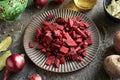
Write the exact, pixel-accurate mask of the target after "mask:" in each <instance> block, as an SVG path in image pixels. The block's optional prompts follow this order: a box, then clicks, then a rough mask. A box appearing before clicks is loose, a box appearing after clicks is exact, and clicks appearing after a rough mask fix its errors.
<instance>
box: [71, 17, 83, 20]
mask: <svg viewBox="0 0 120 80" xmlns="http://www.w3.org/2000/svg"><path fill="white" fill-rule="evenodd" d="M72 19H73V21H81V20H82V18H81V17H80V16H76V17H73V18H72Z"/></svg>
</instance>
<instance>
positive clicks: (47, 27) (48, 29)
mask: <svg viewBox="0 0 120 80" xmlns="http://www.w3.org/2000/svg"><path fill="white" fill-rule="evenodd" d="M43 29H44V31H50V30H51V29H50V28H49V26H44V27H43Z"/></svg>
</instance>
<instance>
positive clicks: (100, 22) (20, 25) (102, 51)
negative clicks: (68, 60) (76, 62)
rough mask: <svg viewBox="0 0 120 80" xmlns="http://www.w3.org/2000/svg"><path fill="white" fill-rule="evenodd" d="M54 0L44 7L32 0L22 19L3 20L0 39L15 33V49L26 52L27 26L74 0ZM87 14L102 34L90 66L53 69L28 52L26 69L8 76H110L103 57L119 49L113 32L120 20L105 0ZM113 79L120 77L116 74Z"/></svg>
mask: <svg viewBox="0 0 120 80" xmlns="http://www.w3.org/2000/svg"><path fill="white" fill-rule="evenodd" d="M50 1H51V0H49V3H48V4H47V5H46V6H45V7H44V8H42V9H36V8H35V7H34V6H33V5H32V3H31V2H32V1H30V0H29V4H28V7H27V8H26V10H25V11H24V13H23V14H22V16H21V18H20V19H19V20H17V21H15V22H5V21H2V20H0V35H2V36H1V38H0V40H2V39H3V38H4V37H6V36H7V35H11V36H12V37H13V44H12V45H11V47H10V49H11V51H12V53H24V54H25V51H24V48H23V42H22V39H23V35H24V30H25V28H26V26H27V25H28V23H29V22H30V21H31V20H32V18H33V17H35V16H36V14H39V13H40V12H42V11H46V10H50V9H54V8H64V6H65V5H66V4H67V5H69V1H70V0H65V2H64V3H63V4H62V5H55V4H53V3H51V2H50ZM67 5H66V6H67ZM84 14H86V15H87V16H88V17H89V18H91V19H92V20H93V21H94V22H95V24H96V25H97V27H98V29H99V31H100V34H101V41H100V48H99V52H98V54H97V56H96V58H95V59H94V60H93V61H92V62H91V63H90V64H89V65H88V66H87V67H85V68H84V69H82V70H78V71H76V72H72V73H65V74H57V73H50V72H47V71H44V70H42V69H40V68H38V67H37V66H35V65H34V64H33V63H32V62H31V61H30V59H29V58H28V57H27V55H25V59H26V65H25V67H24V69H23V70H22V71H21V72H19V73H15V74H12V75H10V77H9V78H8V80H28V78H29V77H30V76H31V75H33V74H36V73H38V74H40V75H41V76H42V78H43V80H110V79H109V76H108V75H107V74H106V72H105V71H104V69H103V60H104V58H105V57H106V56H107V55H110V54H115V53H116V52H115V50H114V48H113V36H114V33H115V32H116V31H118V30H119V29H120V22H113V21H112V20H111V19H109V18H108V17H107V16H106V15H105V12H104V8H103V0H98V3H97V4H96V5H95V7H94V8H93V9H92V10H90V11H87V12H84ZM103 27H104V29H106V30H107V33H106V32H104V29H103ZM12 28H13V29H14V30H15V31H14V32H11V29H12ZM4 33H5V34H4ZM4 72H5V69H4V70H3V71H1V72H0V80H3V75H4ZM113 80H120V79H115V78H114V79H113Z"/></svg>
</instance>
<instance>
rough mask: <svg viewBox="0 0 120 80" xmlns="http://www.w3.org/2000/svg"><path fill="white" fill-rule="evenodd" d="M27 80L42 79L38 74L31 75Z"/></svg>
mask: <svg viewBox="0 0 120 80" xmlns="http://www.w3.org/2000/svg"><path fill="white" fill-rule="evenodd" d="M29 80H42V77H41V76H40V75H39V74H36V75H33V76H31V77H30V79H29Z"/></svg>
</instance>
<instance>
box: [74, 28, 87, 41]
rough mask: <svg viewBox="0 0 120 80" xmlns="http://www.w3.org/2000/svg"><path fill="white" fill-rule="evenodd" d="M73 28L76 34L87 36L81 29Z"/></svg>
mask: <svg viewBox="0 0 120 80" xmlns="http://www.w3.org/2000/svg"><path fill="white" fill-rule="evenodd" d="M73 28H74V29H75V31H76V32H77V33H78V34H80V35H82V37H83V38H85V39H86V38H87V35H86V34H85V33H84V32H83V31H82V30H80V29H79V28H77V27H75V26H74V27H73Z"/></svg>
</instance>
